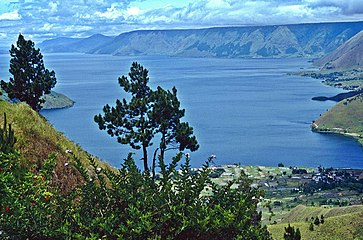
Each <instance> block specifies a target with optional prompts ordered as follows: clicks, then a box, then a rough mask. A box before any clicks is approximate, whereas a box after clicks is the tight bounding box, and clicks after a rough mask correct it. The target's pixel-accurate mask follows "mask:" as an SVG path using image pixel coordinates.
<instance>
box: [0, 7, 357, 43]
mask: <svg viewBox="0 0 363 240" xmlns="http://www.w3.org/2000/svg"><path fill="white" fill-rule="evenodd" d="M3 1H4V0H0V2H1V4H2V3H3ZM5 1H10V0H5ZM1 4H0V5H1ZM3 6H4V4H3ZM362 19H363V0H193V1H192V0H183V1H175V0H174V1H173V0H122V1H121V0H21V1H15V0H13V3H12V4H11V8H9V9H8V10H7V12H6V13H3V14H0V20H2V21H0V27H1V29H2V30H3V31H4V32H6V33H7V34H8V35H9V36H10V35H11V34H18V33H19V32H23V33H24V34H34V36H41V35H42V34H43V35H44V36H50V35H57V36H89V35H91V34H94V33H103V34H107V35H117V34H120V33H121V32H123V31H130V30H135V29H168V28H195V27H198V28H199V27H211V26H225V25H265V24H287V23H302V22H321V21H344V20H350V21H354V20H362ZM10 20H12V21H10Z"/></svg>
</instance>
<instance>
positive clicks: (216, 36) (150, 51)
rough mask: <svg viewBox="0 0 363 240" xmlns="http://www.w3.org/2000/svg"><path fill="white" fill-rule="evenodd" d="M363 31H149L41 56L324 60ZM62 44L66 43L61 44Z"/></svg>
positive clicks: (73, 42) (75, 42)
mask: <svg viewBox="0 0 363 240" xmlns="http://www.w3.org/2000/svg"><path fill="white" fill-rule="evenodd" d="M361 30H363V22H354V23H318V24H298V25H284V26H263V27H223V28H209V29H190V30H147V31H134V32H129V33H122V34H120V35H119V36H117V37H106V36H102V35H96V36H95V35H94V36H91V37H89V38H86V39H55V40H48V41H44V42H43V43H42V44H40V47H41V48H42V51H51V52H70V51H75V52H85V53H97V54H113V55H167V56H186V57H229V58H249V57H254V58H259V57H266V58H270V57H274V58H280V57H321V56H324V55H325V54H327V53H329V52H331V51H333V50H335V49H336V48H337V47H338V46H339V45H341V44H342V43H344V42H345V41H347V40H348V39H349V38H351V37H352V36H354V35H355V34H357V33H358V32H359V31H361ZM62 42H63V43H62Z"/></svg>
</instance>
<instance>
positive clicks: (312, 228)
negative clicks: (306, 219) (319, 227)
mask: <svg viewBox="0 0 363 240" xmlns="http://www.w3.org/2000/svg"><path fill="white" fill-rule="evenodd" d="M309 230H310V231H314V224H313V223H310V226H309Z"/></svg>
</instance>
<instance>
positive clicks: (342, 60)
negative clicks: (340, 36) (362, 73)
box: [314, 31, 363, 70]
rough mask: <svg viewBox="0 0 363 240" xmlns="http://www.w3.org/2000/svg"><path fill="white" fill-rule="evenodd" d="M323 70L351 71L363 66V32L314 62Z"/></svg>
mask: <svg viewBox="0 0 363 240" xmlns="http://www.w3.org/2000/svg"><path fill="white" fill-rule="evenodd" d="M314 64H315V65H316V66H320V67H321V69H322V70H351V69H359V68H362V66H363V31H361V32H359V33H358V34H356V35H354V36H353V37H352V38H350V39H349V40H348V41H347V42H345V43H344V44H342V45H341V46H339V47H338V48H337V49H336V50H335V51H333V52H331V53H330V54H328V55H326V56H325V57H323V58H321V59H319V60H317V61H315V62H314Z"/></svg>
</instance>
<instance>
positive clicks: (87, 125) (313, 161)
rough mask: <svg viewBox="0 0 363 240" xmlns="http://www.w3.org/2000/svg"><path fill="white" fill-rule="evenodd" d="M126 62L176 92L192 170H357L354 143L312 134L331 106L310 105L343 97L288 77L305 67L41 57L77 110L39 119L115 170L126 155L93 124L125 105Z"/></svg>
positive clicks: (287, 62)
mask: <svg viewBox="0 0 363 240" xmlns="http://www.w3.org/2000/svg"><path fill="white" fill-rule="evenodd" d="M3 59H4V58H3ZM132 61H138V62H139V63H141V64H142V65H144V66H145V67H146V68H147V69H149V75H150V83H151V86H152V87H153V88H156V86H158V85H160V86H162V87H163V88H171V87H172V86H176V87H177V89H178V96H179V99H180V101H181V103H182V107H184V108H185V109H186V117H185V118H184V120H185V121H188V122H189V123H190V125H191V126H193V127H194V130H195V135H196V136H197V138H198V141H199V143H200V149H199V150H198V151H197V152H195V153H191V158H192V165H193V166H200V165H201V164H202V163H203V162H204V161H205V160H206V159H207V157H208V156H210V155H211V154H215V155H216V156H217V159H216V161H215V163H216V164H232V163H241V164H242V165H270V166H276V165H277V164H278V163H280V162H282V163H284V164H285V165H287V166H290V165H293V166H312V167H316V166H319V165H322V166H325V167H330V166H332V167H353V168H363V161H362V157H363V148H362V147H361V146H360V145H359V144H358V143H357V142H356V141H354V140H352V139H349V138H346V137H342V136H337V135H325V134H318V133H313V132H311V130H310V124H311V121H312V120H314V119H316V118H317V117H318V116H319V114H320V113H323V112H324V111H326V110H327V109H328V108H330V107H332V106H333V105H334V104H335V103H334V102H316V101H312V100H311V98H312V97H315V96H321V95H323V96H324V95H325V96H332V95H335V94H337V93H339V92H341V90H339V89H335V88H332V87H327V86H324V85H322V84H321V83H320V81H319V80H316V79H311V78H304V77H298V76H288V75H287V74H286V73H287V72H291V71H299V70H301V69H300V68H309V67H310V63H308V60H307V59H212V58H174V57H173V58H172V57H139V56H137V57H120V56H109V55H85V54H46V57H45V63H46V67H47V68H49V69H53V70H55V72H56V76H57V80H58V83H57V86H56V87H55V89H54V90H55V91H58V92H61V93H64V94H66V95H67V96H69V97H70V98H72V99H73V100H75V101H76V104H75V105H74V107H72V108H69V109H61V110H51V111H42V114H43V115H44V116H45V117H46V118H47V119H48V120H49V121H50V122H51V123H52V124H53V125H54V126H55V127H56V128H57V129H58V130H60V131H61V132H64V134H65V135H66V136H67V137H69V138H70V139H72V140H73V141H74V142H76V143H78V144H80V145H81V146H82V147H83V148H84V149H86V150H87V151H88V152H90V153H92V154H94V155H97V156H99V157H100V158H102V159H104V160H105V161H107V162H109V163H111V164H112V165H114V166H120V163H121V162H122V159H124V158H125V157H126V156H127V153H128V152H130V151H132V149H131V148H130V147H128V146H125V145H120V144H118V143H117V142H116V140H115V139H113V138H111V137H110V136H108V135H107V134H106V132H104V131H100V130H99V129H98V127H97V124H95V123H94V122H93V117H94V115H96V114H98V113H101V112H102V107H103V106H104V105H105V104H107V103H108V104H111V105H113V104H114V102H115V100H116V99H117V98H120V99H121V98H123V97H126V96H125V95H124V93H123V90H122V89H121V88H120V87H119V85H118V82H117V78H118V77H119V76H121V75H126V74H127V73H128V72H129V67H130V65H131V63H132ZM0 67H1V70H0V74H1V75H0V77H2V78H5V77H8V73H6V70H5V71H4V69H8V62H6V61H1V63H0ZM150 155H151V153H150ZM137 157H138V156H136V158H137ZM139 163H140V166H141V161H140V162H139Z"/></svg>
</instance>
